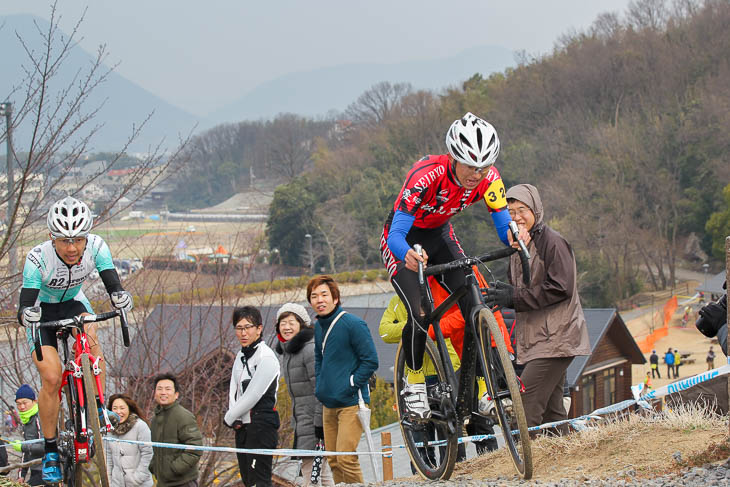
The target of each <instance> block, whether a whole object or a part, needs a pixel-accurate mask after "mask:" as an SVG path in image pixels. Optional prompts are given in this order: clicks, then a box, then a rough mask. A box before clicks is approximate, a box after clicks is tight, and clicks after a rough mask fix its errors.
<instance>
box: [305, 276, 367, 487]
mask: <svg viewBox="0 0 730 487" xmlns="http://www.w3.org/2000/svg"><path fill="white" fill-rule="evenodd" d="M307 297H308V299H309V304H311V305H312V308H313V309H314V311H315V312H316V313H317V321H316V322H315V324H314V373H315V376H316V383H317V385H316V388H315V396H317V399H319V401H320V402H321V403H322V404H323V408H322V410H323V411H322V416H323V418H322V419H323V421H322V422H323V425H324V444H325V448H326V449H327V450H329V451H355V450H356V449H357V444H358V443H359V442H360V436H361V435H362V426H361V425H360V420H359V418H358V415H357V413H358V409H359V406H358V402H359V394H358V392H359V393H361V394H362V396H363V399H364V400H365V402H366V403H369V402H370V392H369V390H368V381H369V380H370V377H371V376H372V375H373V373H374V372H375V370H376V369H377V368H378V354H377V353H376V351H375V344H374V343H373V338H372V336H371V335H370V330H369V329H368V325H367V323H365V322H364V321H363V320H362V319H360V318H358V317H357V316H355V315H352V314H350V313H347V312H345V311H344V310H343V309H342V308H341V307H340V290H339V288H338V287H337V283H336V282H335V281H334V279H332V277H330V276H317V277H314V278H313V279H312V280H311V281H309V284H308V285H307ZM329 460H330V467H331V468H332V476H333V477H334V480H335V484H339V483H340V482H345V483H348V484H353V483H363V478H362V470H360V462H359V460H358V458H357V456H356V455H343V456H333V457H330V459H329Z"/></svg>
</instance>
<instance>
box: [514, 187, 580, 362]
mask: <svg viewBox="0 0 730 487" xmlns="http://www.w3.org/2000/svg"><path fill="white" fill-rule="evenodd" d="M507 199H508V200H509V199H516V200H519V201H521V202H522V203H524V204H525V205H527V206H528V207H529V208H530V209H531V210H532V212H533V213H534V214H535V224H534V225H533V227H532V229H531V230H530V237H531V238H532V240H531V241H530V244H529V245H528V250H529V252H530V274H531V282H530V285H529V287H523V286H524V284H523V282H522V266H521V264H520V260H519V256H518V255H517V254H513V255H512V257H510V266H509V278H510V282H511V283H512V285H513V286H515V288H514V308H515V311H516V312H517V323H518V325H517V362H518V363H520V364H524V363H527V362H529V361H531V360H535V359H539V358H559V357H574V356H576V355H589V354H590V353H591V348H590V344H589V342H588V329H587V328H586V320H585V317H584V316H583V308H582V307H581V304H580V298H579V297H578V284H577V268H576V263H575V255H574V254H573V249H572V248H571V246H570V244H569V243H568V242H567V241H566V240H565V239H564V238H563V237H562V236H561V235H560V234H559V233H558V232H556V231H555V230H553V229H552V228H550V227H548V226H547V225H546V224H545V222H544V221H543V206H542V200H541V199H540V194H539V193H538V191H537V188H535V187H534V186H532V185H530V184H518V185H517V186H514V187H512V188H510V189H509V191H507Z"/></svg>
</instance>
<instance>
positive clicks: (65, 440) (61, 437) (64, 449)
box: [57, 377, 83, 487]
mask: <svg viewBox="0 0 730 487" xmlns="http://www.w3.org/2000/svg"><path fill="white" fill-rule="evenodd" d="M63 390H64V395H65V396H66V407H67V409H64V407H63V404H61V407H60V408H59V413H58V430H57V431H58V450H59V453H60V456H61V469H62V471H63V484H64V485H65V486H66V487H81V479H82V478H83V470H82V467H81V463H78V462H77V461H76V445H75V443H74V440H75V438H76V434H77V433H78V432H80V431H81V418H80V417H79V408H78V391H77V390H76V387H75V385H74V382H73V377H69V378H68V383H67V384H66V385H65V386H64V389H63Z"/></svg>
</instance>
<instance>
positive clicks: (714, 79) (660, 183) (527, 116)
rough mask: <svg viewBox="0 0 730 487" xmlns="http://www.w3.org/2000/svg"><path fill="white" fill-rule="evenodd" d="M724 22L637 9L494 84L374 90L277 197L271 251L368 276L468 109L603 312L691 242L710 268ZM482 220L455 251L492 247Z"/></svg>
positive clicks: (667, 281)
mask: <svg viewBox="0 0 730 487" xmlns="http://www.w3.org/2000/svg"><path fill="white" fill-rule="evenodd" d="M729 23H730V2H728V1H727V0H707V1H689V0H687V1H679V2H671V3H670V2H668V1H664V0H640V1H635V2H631V3H630V5H629V7H628V9H627V11H626V12H625V14H624V15H623V17H621V16H619V15H618V14H603V15H601V16H599V17H598V18H597V19H596V20H595V22H594V23H593V25H592V26H591V27H590V28H589V29H587V30H586V31H584V32H578V33H572V34H570V35H565V36H563V37H562V38H561V39H560V40H559V41H558V43H557V44H556V47H555V48H554V50H553V51H552V52H551V53H550V54H548V55H545V56H541V57H534V58H528V57H527V56H522V59H521V60H520V62H519V64H518V66H517V67H515V68H513V69H509V70H507V71H506V72H505V73H498V74H494V75H491V76H489V77H488V78H484V77H482V76H481V75H474V76H473V77H472V78H471V79H469V80H467V81H465V82H464V83H463V84H461V86H458V87H454V88H451V89H448V90H446V91H444V92H443V93H440V94H436V93H433V92H426V91H413V90H411V89H410V88H409V87H407V86H403V85H394V86H393V85H390V84H388V83H382V84H380V85H377V86H375V87H373V88H372V89H371V90H369V91H368V92H366V93H365V94H363V95H362V96H361V97H360V98H359V99H358V100H357V101H356V102H355V103H353V104H352V105H351V106H350V108H349V109H348V110H347V112H346V114H345V115H346V116H349V120H351V121H352V126H351V128H350V130H349V131H348V132H347V136H346V138H345V139H344V140H341V141H337V143H335V144H332V143H321V144H320V145H319V146H318V147H317V150H316V151H315V153H314V154H313V161H314V162H313V168H312V169H311V170H309V171H307V172H305V173H304V174H302V175H300V176H299V177H297V178H296V179H294V180H293V181H292V182H290V183H289V184H286V185H284V186H280V187H279V188H277V190H276V193H275V198H274V201H273V204H272V207H271V211H270V220H269V234H268V238H269V245H270V246H271V247H272V248H273V247H276V248H278V249H279V250H280V252H281V255H282V257H283V259H284V260H285V261H286V262H287V263H290V264H296V263H297V262H298V263H300V264H301V262H302V257H303V256H302V249H304V247H305V245H304V235H305V234H307V233H308V234H311V235H313V236H314V238H313V242H314V247H315V249H316V250H315V253H316V257H317V258H318V261H317V264H318V265H317V267H318V268H319V266H323V267H325V268H326V269H328V270H340V269H347V268H351V267H357V266H377V265H379V254H378V248H379V245H378V241H379V237H380V232H381V229H382V224H383V221H384V219H385V218H386V216H387V214H388V212H389V211H390V209H391V207H392V205H393V202H394V198H395V196H396V195H397V193H398V191H399V189H400V186H401V184H402V182H403V178H404V175H405V173H406V172H407V170H408V169H409V168H410V167H411V165H412V164H413V163H414V162H415V161H416V160H417V159H418V158H420V156H422V155H424V154H429V153H443V152H444V151H445V148H444V143H443V138H444V133H445V130H446V128H447V127H448V126H449V124H450V123H451V121H453V120H454V119H456V118H458V117H460V116H461V115H462V114H463V113H465V112H466V111H472V112H474V113H476V114H478V115H480V116H482V117H484V118H485V119H487V120H489V121H490V122H492V123H493V124H494V125H495V127H496V128H497V130H498V132H499V134H500V138H501V142H502V152H501V155H500V157H499V159H498V161H497V164H496V165H497V167H498V168H499V170H500V172H501V174H502V177H503V179H504V180H505V183H506V185H507V186H508V187H509V186H510V185H512V184H516V183H522V182H529V183H532V184H535V185H536V186H537V187H538V188H539V189H540V191H541V193H542V194H543V197H544V201H545V208H546V213H545V214H546V218H547V220H548V221H549V223H550V224H551V225H552V226H554V227H555V228H557V229H558V230H559V231H560V232H561V233H563V234H564V235H565V236H566V237H567V238H568V240H569V241H571V242H572V244H573V246H574V248H575V250H576V254H577V256H578V260H579V269H580V272H581V276H580V283H581V291H582V296H583V297H584V299H585V300H586V301H588V303H589V304H591V305H608V304H612V303H615V302H616V301H618V300H620V299H622V298H624V297H627V296H629V295H631V294H634V293H635V292H636V291H638V290H639V288H640V286H641V285H642V282H644V281H645V280H648V282H649V284H650V285H651V286H652V287H654V288H664V287H667V286H671V284H672V283H673V282H674V278H675V274H676V268H677V264H678V262H679V261H680V260H681V259H682V258H683V255H682V254H683V252H682V249H683V242H684V240H685V239H686V237H687V236H688V235H689V234H690V233H692V232H694V233H695V234H696V235H698V236H699V238H700V241H701V244H702V247H703V248H704V250H705V251H706V252H707V253H712V252H713V251H714V255H715V257H717V258H721V257H722V241H723V239H724V236H725V235H728V234H730V210H728V207H729V203H730V189H728V186H727V185H728V182H729V181H730V164H729V163H728V159H729V156H728V144H729V142H728V137H727V136H726V127H727V126H728V124H729V123H730V69H729V68H730V64H729V63H728V61H729V60H730V30H728V29H727V25H728V24H729ZM723 188H726V189H725V192H726V195H725V196H723ZM488 220H489V219H488V218H486V210H484V209H482V208H479V209H478V211H474V209H470V211H468V212H464V213H462V214H460V215H459V216H458V217H456V218H455V219H454V224H455V226H456V227H457V232H458V234H459V235H460V237H461V238H462V240H463V242H462V243H463V245H464V247H465V249H466V250H467V252H470V251H471V252H477V251H479V250H483V249H485V248H489V247H494V246H496V245H498V241H497V238H496V235H495V233H494V232H493V230H492V229H491V224H490V223H488ZM718 242H719V243H718ZM713 245H714V247H713ZM698 267H699V266H698ZM647 276H648V277H647Z"/></svg>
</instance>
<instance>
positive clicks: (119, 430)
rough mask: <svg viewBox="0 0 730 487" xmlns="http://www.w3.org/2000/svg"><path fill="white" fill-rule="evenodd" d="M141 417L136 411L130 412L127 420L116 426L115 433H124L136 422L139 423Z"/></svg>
mask: <svg viewBox="0 0 730 487" xmlns="http://www.w3.org/2000/svg"><path fill="white" fill-rule="evenodd" d="M138 419H139V416H137V415H136V414H134V413H129V416H128V417H127V420H126V421H125V422H123V423H119V424H118V425H117V427H116V428H114V434H116V435H119V436H121V435H124V434H126V433H128V432H129V430H131V429H132V428H133V427H134V425H135V423H137V420H138Z"/></svg>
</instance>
